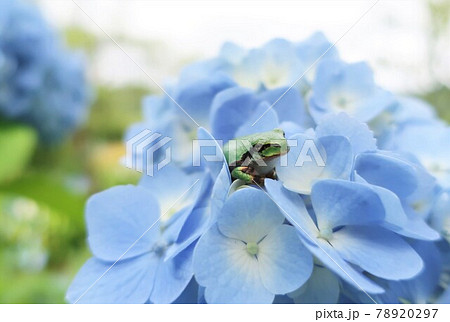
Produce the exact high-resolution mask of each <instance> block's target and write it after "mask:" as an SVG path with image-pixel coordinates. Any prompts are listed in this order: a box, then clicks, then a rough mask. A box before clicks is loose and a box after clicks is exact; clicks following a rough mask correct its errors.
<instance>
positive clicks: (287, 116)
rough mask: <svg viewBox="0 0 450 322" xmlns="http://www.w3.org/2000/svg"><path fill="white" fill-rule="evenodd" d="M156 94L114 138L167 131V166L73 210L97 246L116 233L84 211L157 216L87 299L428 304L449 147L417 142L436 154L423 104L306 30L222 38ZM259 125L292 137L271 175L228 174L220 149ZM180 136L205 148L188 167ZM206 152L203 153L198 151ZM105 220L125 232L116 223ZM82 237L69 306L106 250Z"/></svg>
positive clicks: (435, 131) (439, 127)
mask: <svg viewBox="0 0 450 322" xmlns="http://www.w3.org/2000/svg"><path fill="white" fill-rule="evenodd" d="M327 50H328V52H327V54H326V55H324V57H323V58H322V59H321V60H320V61H319V63H318V64H317V66H316V65H311V64H314V63H315V62H316V60H317V58H319V57H320V55H321V54H323V53H324V52H325V51H327ZM303 73H304V75H303V77H300V76H301V75H302V74H303ZM299 78H301V79H300V80H299V81H298V84H295V85H294V84H293V83H294V82H295V81H297V80H298V79H299ZM290 86H292V88H291V89H290V90H288V89H289V88H290ZM167 91H168V93H169V95H170V96H171V97H172V98H174V99H175V100H176V101H177V103H175V102H173V101H172V99H171V98H170V97H168V96H152V97H148V98H147V99H146V100H145V101H144V120H143V122H142V123H140V124H136V125H134V126H133V127H132V128H131V129H130V131H129V132H128V134H127V135H128V136H131V135H133V134H135V133H137V132H138V131H140V130H142V129H143V128H149V129H151V130H152V131H155V132H158V133H161V134H163V135H167V136H169V137H171V138H172V139H173V140H172V141H171V142H170V144H172V151H173V152H174V155H173V160H174V161H175V162H174V164H172V165H169V166H167V167H166V168H164V169H162V170H161V171H160V172H158V173H157V175H156V176H155V177H143V178H142V180H141V182H140V183H139V186H138V187H126V188H124V187H117V188H114V189H118V190H112V191H114V193H113V192H111V191H109V190H108V191H107V192H105V193H103V194H100V195H98V196H95V197H94V198H93V200H97V199H98V202H97V205H98V207H96V208H95V211H94V210H93V209H92V207H90V208H89V207H88V213H87V216H88V230H89V232H90V235H92V236H101V237H97V238H99V240H103V238H105V239H106V238H107V239H108V240H109V239H111V240H112V239H114V238H116V237H117V235H115V236H113V235H112V234H109V230H105V231H102V232H101V233H100V232H96V230H97V228H95V227H98V226H95V225H93V224H92V219H89V218H90V217H92V218H94V217H95V218H98V220H100V221H103V220H104V221H106V220H108V219H109V220H110V221H111V218H109V217H108V218H106V216H105V215H98V214H102V211H109V210H110V208H108V207H114V210H115V211H117V212H116V213H117V214H119V212H120V216H119V215H118V217H120V218H122V217H123V218H125V219H124V220H125V221H126V222H129V221H128V220H129V218H130V214H132V215H131V218H137V219H136V220H137V221H139V222H140V223H141V221H140V220H144V219H142V218H147V217H146V216H148V211H141V209H144V210H145V209H146V208H145V207H156V206H158V205H161V207H163V208H165V207H168V208H169V211H168V214H167V218H162V219H163V220H162V221H161V224H160V225H161V229H160V230H159V231H156V232H153V234H151V240H150V239H148V240H147V239H146V243H144V244H145V247H137V249H134V250H133V251H132V250H131V249H130V251H129V252H130V253H131V255H130V257H126V258H125V257H124V258H120V259H119V261H118V262H117V264H116V266H117V268H116V269H118V268H120V267H125V265H126V269H125V268H124V270H123V271H120V272H118V274H114V273H112V274H110V275H109V274H105V276H104V277H103V278H102V279H101V280H99V282H98V284H99V285H100V286H101V287H100V288H99V289H98V290H97V292H98V293H95V291H94V289H95V287H92V289H91V290H90V291H89V292H87V293H86V295H84V296H83V297H82V298H83V299H85V301H86V302H125V301H130V302H141V303H143V302H145V303H168V302H172V303H370V302H372V301H373V300H376V302H379V303H398V302H433V301H439V300H438V299H437V297H439V296H440V293H443V292H441V291H442V290H441V289H440V288H439V287H438V285H437V284H438V281H439V280H441V281H446V280H448V276H449V275H448V272H449V271H450V270H449V269H448V267H450V266H449V265H448V259H449V256H448V254H449V253H450V252H449V251H448V249H449V247H448V240H446V239H445V238H442V237H447V238H448V231H449V230H448V222H449V220H448V218H449V217H450V216H449V212H448V209H449V202H448V201H449V198H448V178H447V172H446V170H447V164H446V163H445V162H446V160H448V153H447V152H448V151H450V149H440V151H438V150H437V149H438V147H436V146H438V145H436V146H434V145H432V144H429V141H427V140H428V139H429V138H432V139H433V140H435V141H436V142H439V148H441V147H445V146H446V144H447V143H448V142H450V140H448V139H447V138H448V133H447V131H448V126H446V125H445V124H444V123H443V122H441V121H438V120H437V119H436V116H435V114H434V113H433V112H431V111H430V107H429V106H427V105H426V104H424V103H423V102H421V101H418V100H416V99H412V98H405V97H394V96H393V95H392V94H390V93H389V92H388V91H386V90H384V89H381V88H380V87H378V86H377V85H376V84H375V82H374V80H373V74H372V71H371V70H370V69H369V67H368V65H367V64H365V63H357V64H347V63H345V62H342V61H340V60H339V58H338V56H337V52H336V50H335V49H334V48H332V47H331V44H330V43H329V42H328V41H327V40H326V38H325V37H324V36H323V35H322V34H320V33H318V34H314V35H313V36H311V37H310V38H309V39H307V40H306V41H304V42H301V43H297V44H295V43H290V42H288V41H286V40H281V39H276V40H273V41H271V42H268V43H267V44H265V45H264V46H262V47H261V48H256V49H251V50H247V49H243V48H241V47H239V46H236V45H234V44H232V43H228V44H226V45H225V46H224V47H223V49H222V51H221V53H220V54H219V56H217V57H215V58H212V59H210V60H207V61H201V62H198V63H195V64H192V65H190V66H188V67H187V68H185V69H184V70H183V72H182V74H181V76H180V78H179V80H178V82H175V83H174V84H172V86H170V88H168V89H167ZM178 103H179V106H177V104H178ZM180 107H181V108H180ZM183 109H184V110H185V111H186V112H188V113H189V114H190V115H192V116H194V119H195V120H192V119H190V118H189V116H187V115H186V114H185V113H184V112H183ZM197 121H198V122H199V123H200V124H196V122H197ZM198 125H201V127H198ZM274 128H282V129H283V130H284V131H285V134H286V138H288V139H291V141H290V145H291V148H290V151H289V153H288V154H287V156H286V157H285V158H284V159H283V158H280V160H278V161H279V162H278V163H277V164H276V169H275V170H276V175H277V176H276V177H275V179H274V180H272V179H266V180H265V182H264V183H265V186H263V187H261V186H257V185H249V184H245V183H244V182H243V181H240V180H232V178H231V175H230V169H229V166H228V164H227V162H226V159H225V157H224V155H223V152H222V150H221V147H222V144H224V143H226V142H228V141H229V140H232V139H234V138H236V137H239V136H242V135H248V134H254V133H259V132H265V131H270V130H273V129H274ZM194 139H198V140H209V142H210V143H212V144H210V145H209V146H207V147H202V149H201V151H200V155H199V156H197V157H199V160H198V166H192V160H193V159H192V157H193V156H192V153H193V151H192V143H193V142H192V140H194ZM294 143H295V144H294ZM447 150H448V151H447ZM212 155H215V156H216V157H217V156H218V158H216V159H215V160H212V159H208V158H205V157H206V156H212ZM283 157H284V156H283ZM144 161H145V160H144ZM444 161H445V162H444ZM192 184H194V185H195V187H194V188H193V189H192V191H190V192H189V193H188V194H186V195H183V196H181V198H180V196H179V195H180V194H182V191H184V190H185V189H187V188H188V187H190V186H191V185H192ZM119 189H120V190H119ZM128 189H132V190H133V193H131V190H130V191H128ZM100 196H103V197H101V198H100ZM150 196H152V197H150ZM154 197H156V199H152V198H154ZM144 199H145V200H144ZM100 200H101V202H100ZM130 203H133V205H131V204H130ZM141 204H142V205H146V206H141ZM173 204H175V206H173ZM152 205H153V206H152ZM124 207H125V208H126V209H125V208H124ZM170 208H171V209H170ZM104 209H106V210H104ZM152 209H153V210H152V211H154V212H156V210H154V209H156V208H152ZM148 210H150V209H148ZM158 212H159V210H158ZM129 213H130V214H129ZM144 213H145V215H144ZM94 214H95V215H94ZM94 226H95V227H94ZM113 226H114V227H115V228H114V229H115V230H116V232H122V231H123V232H124V234H125V235H130V236H132V237H133V238H134V237H136V236H137V235H139V234H138V233H136V231H139V229H137V230H136V229H135V228H133V229H124V227H127V226H126V224H123V223H122V222H120V225H119V224H114V225H113ZM136 226H139V225H136ZM142 226H143V225H142ZM93 227H94V228H95V229H94V228H93ZM91 231H92V232H91ZM150 233H151V231H149V234H150ZM130 238H131V237H130ZM142 239H144V238H142ZM89 241H90V245H91V248H92V251H93V254H94V258H93V259H92V260H91V261H92V262H94V263H96V264H95V265H97V266H95V265H94V264H92V263H91V262H88V263H87V264H86V266H85V268H83V269H82V270H81V271H80V273H79V275H78V277H77V278H76V279H75V281H74V283H73V285H72V287H71V289H70V290H69V293H68V297H69V299H70V300H71V301H75V300H76V299H75V298H76V297H79V296H80V294H82V292H84V290H82V289H85V288H86V285H88V284H90V283H91V282H92V280H93V279H94V275H98V272H99V271H100V270H101V269H100V268H99V267H100V266H101V265H103V266H107V265H109V264H110V263H111V261H112V260H113V259H112V258H113V257H116V255H118V254H117V253H116V252H114V251H112V250H111V249H108V251H107V252H100V251H99V250H98V249H99V248H100V249H102V248H101V247H100V246H99V245H98V244H96V243H95V242H94V241H95V239H94V241H93V240H92V238H90V239H89ZM129 241H130V240H128V242H129ZM105 243H106V242H105ZM116 244H117V245H120V247H122V248H123V247H124V246H123V245H122V244H121V243H120V242H117V243H116ZM140 245H141V241H139V242H138V243H137V244H136V246H140ZM149 245H150V246H149ZM120 247H119V249H120ZM105 254H106V255H105ZM111 254H113V255H114V256H112V255H111ZM115 260H117V258H115ZM152 261H154V262H152ZM99 263H101V265H100V264H99ZM142 263H145V264H142ZM149 263H157V264H149ZM313 263H314V264H313ZM152 265H157V267H158V268H161V269H154V266H152ZM152 267H153V268H152ZM114 268H115V266H114V267H113V268H112V269H111V271H110V272H114V271H113V269H114ZM136 272H138V273H137V274H136ZM161 272H163V273H161ZM119 275H120V278H119V277H118V276H119ZM108 276H109V278H108ZM192 276H194V279H193V278H192ZM97 278H98V277H97ZM124 280H125V281H130V283H129V284H130V286H127V288H126V289H125V292H124V293H125V294H132V293H133V296H136V297H135V298H132V299H129V300H125V299H124V297H122V295H117V293H114V292H115V290H117V289H119V288H120V287H121V285H122V284H121V283H122V282H123V281H124ZM160 285H166V288H165V289H164V291H163V290H161V288H159V287H160ZM443 288H446V286H445V285H443ZM91 291H93V293H91ZM89 293H91V296H92V297H91V298H89V297H88V294H89ZM105 293H107V294H106V295H105ZM368 295H369V296H368ZM115 296H117V297H115ZM445 296H446V294H445V293H443V295H442V298H441V299H440V301H445V300H446V298H445Z"/></svg>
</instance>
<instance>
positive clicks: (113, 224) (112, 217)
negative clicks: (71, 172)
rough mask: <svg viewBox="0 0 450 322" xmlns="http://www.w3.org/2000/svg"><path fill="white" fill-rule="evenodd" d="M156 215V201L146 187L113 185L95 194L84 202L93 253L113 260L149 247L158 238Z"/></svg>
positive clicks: (124, 257) (129, 255) (141, 251)
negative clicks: (85, 203)
mask: <svg viewBox="0 0 450 322" xmlns="http://www.w3.org/2000/svg"><path fill="white" fill-rule="evenodd" d="M159 217H160V210H159V206H158V202H157V201H156V199H155V198H154V197H153V195H152V194H151V193H150V192H149V191H148V190H147V189H144V188H141V187H135V186H131V185H129V186H116V187H114V188H111V189H108V190H106V191H103V192H100V193H97V194H95V195H94V196H92V197H91V198H90V199H89V201H88V203H87V206H86V221H87V229H88V241H89V245H90V247H91V250H92V253H93V254H94V255H95V256H96V257H98V258H100V259H103V260H106V261H113V262H114V261H116V260H117V259H119V258H122V259H126V258H131V257H133V256H137V255H141V254H143V253H145V252H147V251H149V250H150V249H151V248H152V246H153V244H154V242H155V241H156V240H157V239H158V238H159V225H160V224H159ZM149 229H150V230H149ZM144 233H145V234H144ZM138 240H139V241H138ZM133 244H134V245H133ZM132 245H133V247H132V248H130V249H128V248H129V247H130V246H132ZM127 250H128V251H127ZM126 251H127V252H126ZM125 252H126V254H125Z"/></svg>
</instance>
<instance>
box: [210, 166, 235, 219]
mask: <svg viewBox="0 0 450 322" xmlns="http://www.w3.org/2000/svg"><path fill="white" fill-rule="evenodd" d="M216 178H217V179H216V182H215V183H214V186H213V190H212V192H211V217H210V218H211V219H210V225H212V224H215V223H216V221H217V218H218V217H219V214H220V212H221V211H222V208H223V205H224V203H225V200H226V199H227V197H228V192H229V190H230V186H231V175H230V170H229V168H228V164H226V163H224V164H223V166H222V170H221V171H220V173H219V176H218V177H216Z"/></svg>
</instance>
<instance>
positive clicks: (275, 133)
mask: <svg viewBox="0 0 450 322" xmlns="http://www.w3.org/2000/svg"><path fill="white" fill-rule="evenodd" d="M259 142H264V144H263V145H262V147H261V149H260V150H259V151H260V155H261V156H262V157H264V158H271V157H278V156H280V155H284V154H286V153H288V152H289V146H288V144H287V140H286V138H285V134H284V131H283V130H282V129H274V130H272V131H269V132H265V133H262V135H261V137H260V141H259Z"/></svg>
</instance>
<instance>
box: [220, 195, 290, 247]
mask: <svg viewBox="0 0 450 322" xmlns="http://www.w3.org/2000/svg"><path fill="white" fill-rule="evenodd" d="M283 221H284V216H283V214H281V212H280V211H279V210H278V207H277V205H276V204H275V203H274V202H273V201H272V200H271V199H270V198H269V197H268V196H267V195H266V194H265V193H264V192H262V191H261V190H259V189H255V188H245V189H240V190H238V191H236V192H235V193H233V194H232V195H231V197H229V198H228V200H227V201H226V202H225V205H224V207H223V209H222V212H221V213H220V215H219V218H218V219H217V225H218V227H219V230H220V231H221V233H222V234H224V235H225V236H227V237H229V238H235V239H239V240H241V241H244V242H254V243H257V242H259V241H260V240H261V239H263V238H264V237H265V236H266V235H267V234H268V233H269V232H271V231H272V230H273V229H274V228H275V227H277V226H279V225H281V224H282V223H283Z"/></svg>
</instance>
